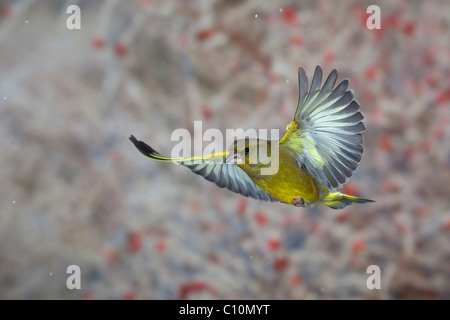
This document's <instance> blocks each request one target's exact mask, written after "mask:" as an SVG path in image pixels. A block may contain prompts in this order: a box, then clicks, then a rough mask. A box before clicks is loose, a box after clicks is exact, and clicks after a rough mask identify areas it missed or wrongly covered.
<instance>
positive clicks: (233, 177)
mask: <svg viewBox="0 0 450 320" xmlns="http://www.w3.org/2000/svg"><path fill="white" fill-rule="evenodd" d="M182 164H183V165H185V166H186V167H188V168H189V169H191V170H192V172H194V173H196V174H199V175H201V176H202V177H203V178H205V179H206V180H209V181H211V182H214V183H215V184H216V185H218V186H219V187H221V188H227V189H228V190H231V191H233V192H236V193H240V194H242V195H244V196H246V197H252V198H255V199H258V200H264V201H278V199H276V198H274V197H272V196H271V195H270V194H268V193H267V192H266V191H264V190H263V189H261V188H260V187H259V186H258V185H257V184H256V183H254V182H253V180H251V179H250V178H249V177H248V175H247V174H246V173H245V172H244V171H243V170H242V169H241V168H239V167H238V166H236V165H234V164H228V163H214V162H205V161H204V162H200V163H195V162H192V163H189V162H183V163H182Z"/></svg>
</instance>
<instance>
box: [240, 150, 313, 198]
mask: <svg viewBox="0 0 450 320" xmlns="http://www.w3.org/2000/svg"><path fill="white" fill-rule="evenodd" d="M267 143H268V147H267V148H268V149H269V148H270V147H271V141H268V142H267ZM275 143H276V142H275ZM278 150H279V151H278V152H279V156H278V159H276V160H275V161H279V163H278V164H277V165H273V164H272V165H273V166H272V167H274V168H277V170H275V169H274V172H273V173H272V174H270V173H269V174H266V175H261V174H260V167H256V168H254V167H252V166H250V165H248V164H240V163H238V164H236V165H237V166H238V167H239V168H241V169H242V170H243V171H244V172H245V173H246V174H247V175H248V176H249V178H250V179H252V180H253V182H255V183H256V184H257V185H258V186H259V187H260V188H261V189H263V190H266V191H268V192H269V193H270V194H271V195H272V196H273V197H275V198H277V199H278V200H280V201H281V202H284V203H291V202H292V200H293V199H295V198H302V199H303V200H304V201H305V202H306V203H307V204H308V203H311V204H312V203H316V202H317V201H318V200H319V188H318V186H317V185H316V182H315V181H314V179H313V178H312V177H311V176H309V175H308V174H307V173H306V172H305V171H304V170H303V169H302V168H301V167H300V166H299V165H298V164H297V161H296V160H295V154H294V153H293V152H292V150H291V149H290V148H289V147H286V146H284V145H280V146H279V149H278ZM268 168H269V167H268Z"/></svg>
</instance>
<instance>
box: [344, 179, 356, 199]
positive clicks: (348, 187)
mask: <svg viewBox="0 0 450 320" xmlns="http://www.w3.org/2000/svg"><path fill="white" fill-rule="evenodd" d="M342 193H345V194H348V195H350V196H356V193H357V189H356V186H355V185H354V184H353V183H351V182H347V183H346V184H344V186H343V187H342Z"/></svg>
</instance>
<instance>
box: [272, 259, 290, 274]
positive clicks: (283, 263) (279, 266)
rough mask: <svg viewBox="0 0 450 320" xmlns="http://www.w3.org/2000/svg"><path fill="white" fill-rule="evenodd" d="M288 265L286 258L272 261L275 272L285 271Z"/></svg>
mask: <svg viewBox="0 0 450 320" xmlns="http://www.w3.org/2000/svg"><path fill="white" fill-rule="evenodd" d="M288 264H289V261H288V260H287V259H286V258H284V257H280V258H276V259H275V260H274V261H273V268H274V269H275V270H278V271H281V270H283V269H285V268H286V267H287V266H288Z"/></svg>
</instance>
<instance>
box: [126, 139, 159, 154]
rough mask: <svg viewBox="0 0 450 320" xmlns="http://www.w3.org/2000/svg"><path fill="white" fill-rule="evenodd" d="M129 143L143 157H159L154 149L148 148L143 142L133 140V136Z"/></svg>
mask: <svg viewBox="0 0 450 320" xmlns="http://www.w3.org/2000/svg"><path fill="white" fill-rule="evenodd" d="M129 139H130V141H131V142H133V144H134V146H135V147H136V148H137V149H138V150H139V151H140V152H141V153H142V154H143V155H145V156H147V157H150V158H153V156H155V155H160V154H159V153H158V152H157V151H155V149H153V148H152V147H150V146H149V145H148V144H146V143H145V142H143V141H139V140H138V139H136V138H135V136H133V135H131V136H130V138H129Z"/></svg>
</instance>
